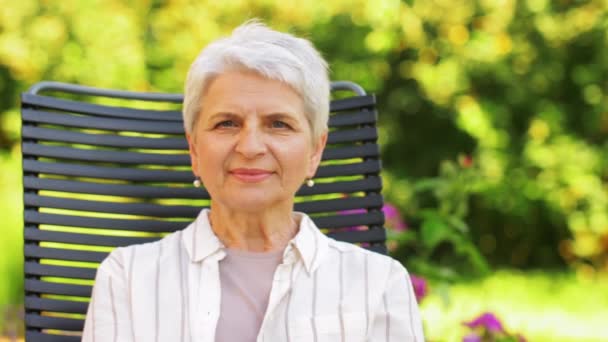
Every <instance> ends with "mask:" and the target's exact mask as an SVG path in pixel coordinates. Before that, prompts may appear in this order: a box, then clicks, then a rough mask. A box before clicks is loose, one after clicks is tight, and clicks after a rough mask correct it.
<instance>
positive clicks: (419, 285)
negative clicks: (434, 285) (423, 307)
mask: <svg viewBox="0 0 608 342" xmlns="http://www.w3.org/2000/svg"><path fill="white" fill-rule="evenodd" d="M410 279H411V280H412V286H414V294H415V295H416V301H417V302H418V303H420V301H421V300H422V299H423V298H424V297H426V295H427V292H428V285H427V283H426V280H425V279H424V278H422V277H418V276H415V275H413V274H411V275H410Z"/></svg>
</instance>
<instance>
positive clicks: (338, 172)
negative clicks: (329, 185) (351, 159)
mask: <svg viewBox="0 0 608 342" xmlns="http://www.w3.org/2000/svg"><path fill="white" fill-rule="evenodd" d="M378 172H380V161H379V160H378V159H370V160H366V161H364V162H360V163H351V164H340V165H325V166H321V167H319V168H318V169H317V173H316V174H315V178H326V177H338V176H356V175H365V174H373V173H378Z"/></svg>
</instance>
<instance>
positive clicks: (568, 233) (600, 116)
mask: <svg viewBox="0 0 608 342" xmlns="http://www.w3.org/2000/svg"><path fill="white" fill-rule="evenodd" d="M0 8H2V10H0V217H1V220H0V222H1V223H2V231H1V235H0V236H1V237H0V341H16V340H22V339H23V333H24V332H23V316H24V313H23V279H22V278H23V242H22V240H23V204H22V202H23V201H22V200H23V191H22V183H21V182H22V180H21V177H22V168H21V145H20V143H21V137H20V134H21V133H20V132H21V124H20V108H19V98H20V94H21V93H22V92H24V91H26V90H27V89H28V88H29V87H30V86H31V85H33V84H34V83H36V82H39V81H41V80H53V81H62V82H71V83H77V84H81V85H89V86H95V87H102V88H114V89H123V90H132V91H150V92H168V93H181V92H182V88H183V83H184V78H185V74H186V70H187V69H188V67H189V65H190V62H191V61H192V60H193V58H194V57H195V56H196V55H197V54H198V52H199V51H200V49H201V48H202V47H203V46H205V44H207V43H208V42H210V41H212V40H213V39H216V38H218V37H220V36H222V35H227V34H229V32H230V31H231V29H232V28H234V27H236V26H238V25H239V24H241V23H242V22H244V21H245V20H247V19H250V18H260V19H261V20H263V21H264V22H265V23H267V24H268V25H269V26H271V27H273V28H275V29H278V30H283V31H289V32H293V33H295V34H297V35H301V36H304V37H307V38H309V39H310V40H311V41H313V42H314V44H315V46H316V47H317V48H318V49H319V50H320V51H321V52H322V53H323V55H324V57H325V58H326V59H327V61H328V62H329V64H330V68H331V78H332V80H350V81H354V82H356V83H358V84H360V85H362V86H363V87H364V88H365V89H366V90H367V91H368V92H369V93H373V94H375V95H376V98H377V103H378V113H379V116H378V118H379V126H378V129H379V145H380V147H381V155H382V164H383V173H382V177H383V196H384V199H385V202H386V204H385V206H384V208H383V211H384V214H385V217H386V224H385V226H386V228H387V234H388V242H387V245H388V249H389V252H390V254H391V256H392V257H394V258H396V259H398V260H399V261H400V262H402V263H403V264H404V265H405V266H406V268H407V269H408V270H409V272H410V274H411V275H412V282H413V285H414V288H415V290H416V296H417V298H418V301H419V304H420V308H421V314H422V318H423V321H424V329H425V335H426V338H427V340H428V341H437V342H439V341H463V342H473V341H583V342H587V341H588V342H591V341H607V340H608V330H606V323H607V322H608V49H607V48H606V46H608V2H606V1H602V0H555V1H549V0H519V1H518V0H458V1H447V0H424V1H422V0H401V1H400V0H376V1H369V0H332V1H326V2H323V1H291V0H282V1H272V0H264V1H262V0H260V1H256V0H234V1H221V2H213V1H209V2H201V1H186V0H184V1H144V0H133V1H123V0H106V1H77V0H73V1H71V0H70V1H42V0H39V1H36V0H21V1H18V2H17V1H10V0H0Z"/></svg>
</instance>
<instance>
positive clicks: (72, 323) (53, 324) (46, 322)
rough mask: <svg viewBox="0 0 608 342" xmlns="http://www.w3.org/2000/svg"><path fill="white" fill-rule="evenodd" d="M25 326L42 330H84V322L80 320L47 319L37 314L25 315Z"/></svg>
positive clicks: (47, 317)
mask: <svg viewBox="0 0 608 342" xmlns="http://www.w3.org/2000/svg"><path fill="white" fill-rule="evenodd" d="M25 324H27V325H28V326H30V327H36V328H42V329H57V330H68V331H81V330H82V329H83V328H84V320H82V319H73V318H64V317H49V316H41V315H37V314H26V315H25Z"/></svg>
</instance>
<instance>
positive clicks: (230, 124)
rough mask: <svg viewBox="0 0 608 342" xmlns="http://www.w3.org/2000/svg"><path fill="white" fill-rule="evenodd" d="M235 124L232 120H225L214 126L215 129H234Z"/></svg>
mask: <svg viewBox="0 0 608 342" xmlns="http://www.w3.org/2000/svg"><path fill="white" fill-rule="evenodd" d="M235 126H236V123H234V121H232V120H225V121H222V122H220V123H218V124H217V125H215V127H217V128H230V127H235Z"/></svg>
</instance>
